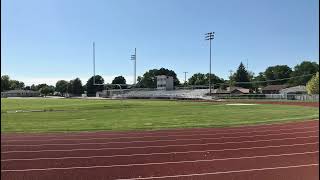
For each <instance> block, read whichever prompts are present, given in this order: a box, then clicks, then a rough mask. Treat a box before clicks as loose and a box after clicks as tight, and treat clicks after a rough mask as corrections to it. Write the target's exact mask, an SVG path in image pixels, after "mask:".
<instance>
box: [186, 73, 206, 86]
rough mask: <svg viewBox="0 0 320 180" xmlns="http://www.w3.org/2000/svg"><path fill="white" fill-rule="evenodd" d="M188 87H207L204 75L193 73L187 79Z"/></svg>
mask: <svg viewBox="0 0 320 180" xmlns="http://www.w3.org/2000/svg"><path fill="white" fill-rule="evenodd" d="M188 82H189V85H207V82H206V75H205V74H202V73H195V74H193V75H192V76H191V77H190V78H189V79H188Z"/></svg>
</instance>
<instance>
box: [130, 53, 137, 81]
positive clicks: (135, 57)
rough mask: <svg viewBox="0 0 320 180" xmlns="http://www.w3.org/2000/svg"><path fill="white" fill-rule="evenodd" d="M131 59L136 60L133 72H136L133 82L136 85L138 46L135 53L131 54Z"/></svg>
mask: <svg viewBox="0 0 320 180" xmlns="http://www.w3.org/2000/svg"><path fill="white" fill-rule="evenodd" d="M131 60H132V61H134V64H133V66H134V67H133V72H134V77H133V78H134V79H133V84H134V85H135V84H136V79H137V78H136V70H137V48H134V54H133V55H131Z"/></svg>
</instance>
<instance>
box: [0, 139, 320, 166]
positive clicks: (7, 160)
mask: <svg viewBox="0 0 320 180" xmlns="http://www.w3.org/2000/svg"><path fill="white" fill-rule="evenodd" d="M314 144H319V142H312V143H302V144H289V145H286V144H285V145H278V146H255V147H248V148H230V149H213V150H212V149H211V150H210V149H208V150H204V151H175V152H174V151H173V152H167V153H147V154H124V155H109V156H73V157H72V156H69V157H58V158H31V159H5V160H1V162H11V161H38V160H65V159H93V158H115V157H133V156H154V155H170V154H188V153H210V152H221V151H222V152H223V151H239V150H251V149H267V148H280V147H296V146H306V145H314Z"/></svg>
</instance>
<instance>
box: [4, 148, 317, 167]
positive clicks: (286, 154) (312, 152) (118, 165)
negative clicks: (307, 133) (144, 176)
mask: <svg viewBox="0 0 320 180" xmlns="http://www.w3.org/2000/svg"><path fill="white" fill-rule="evenodd" d="M315 153H319V151H308V152H302V153H285V154H269V155H264V156H243V157H237V158H221V159H205V160H194V161H167V162H161V163H140V164H117V165H109V166H74V167H64V168H58V167H57V168H39V169H15V170H13V169H11V170H10V169H3V170H1V172H26V171H50V170H70V169H93V168H112V167H131V166H150V165H163V164H181V163H198V162H213V161H228V160H240V159H254V158H268V157H281V156H294V155H304V154H315Z"/></svg>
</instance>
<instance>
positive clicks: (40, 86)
mask: <svg viewBox="0 0 320 180" xmlns="http://www.w3.org/2000/svg"><path fill="white" fill-rule="evenodd" d="M45 86H48V85H47V84H38V85H36V86H35V89H36V91H39V90H40V89H41V88H43V87H45Z"/></svg>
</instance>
